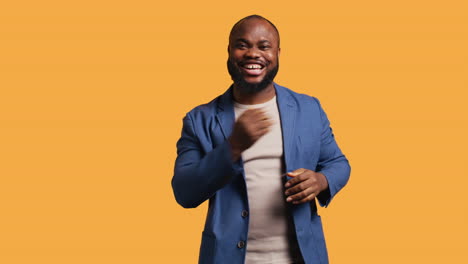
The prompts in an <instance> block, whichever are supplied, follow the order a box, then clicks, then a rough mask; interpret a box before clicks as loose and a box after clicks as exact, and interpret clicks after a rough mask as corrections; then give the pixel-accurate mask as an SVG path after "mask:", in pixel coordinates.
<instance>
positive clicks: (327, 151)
mask: <svg viewBox="0 0 468 264" xmlns="http://www.w3.org/2000/svg"><path fill="white" fill-rule="evenodd" d="M314 99H315V100H316V102H317V104H318V107H319V111H320V118H321V122H322V132H321V139H320V156H319V160H318V163H317V168H316V171H317V172H320V173H322V174H323V175H325V177H326V178H327V181H328V189H327V190H325V191H323V192H322V193H320V194H319V195H318V196H317V200H318V201H319V204H320V206H322V207H327V206H328V205H329V204H330V202H331V200H332V199H333V197H335V195H336V194H337V193H338V192H339V191H340V190H341V189H342V188H343V187H344V186H345V185H346V183H347V182H348V180H349V176H350V173H351V167H350V165H349V162H348V160H347V159H346V157H345V156H344V155H343V153H342V152H341V150H340V148H339V147H338V145H337V143H336V141H335V137H334V135H333V131H332V129H331V127H330V122H329V121H328V118H327V115H326V114H325V112H324V111H323V108H322V106H321V105H320V102H319V100H318V99H316V98H314Z"/></svg>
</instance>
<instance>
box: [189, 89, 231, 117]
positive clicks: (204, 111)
mask: <svg viewBox="0 0 468 264" xmlns="http://www.w3.org/2000/svg"><path fill="white" fill-rule="evenodd" d="M222 96H223V94H221V95H219V96H217V97H215V98H214V99H212V100H211V101H209V102H208V103H204V104H200V105H198V106H196V107H194V108H192V109H191V110H190V111H188V112H187V115H190V116H192V117H201V116H210V115H215V114H216V113H217V107H218V105H219V102H220V100H221V98H222Z"/></svg>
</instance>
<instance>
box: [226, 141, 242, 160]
mask: <svg viewBox="0 0 468 264" xmlns="http://www.w3.org/2000/svg"><path fill="white" fill-rule="evenodd" d="M228 142H229V147H230V149H231V157H232V161H234V162H236V161H237V160H239V159H240V157H241V154H242V151H241V150H240V148H239V147H238V146H237V144H235V143H234V142H233V140H232V138H229V139H228Z"/></svg>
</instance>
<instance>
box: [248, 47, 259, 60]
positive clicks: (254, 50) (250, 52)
mask: <svg viewBox="0 0 468 264" xmlns="http://www.w3.org/2000/svg"><path fill="white" fill-rule="evenodd" d="M245 56H246V57H247V58H259V57H260V51H259V50H258V49H257V48H255V47H252V48H250V49H248V50H247V52H246V53H245Z"/></svg>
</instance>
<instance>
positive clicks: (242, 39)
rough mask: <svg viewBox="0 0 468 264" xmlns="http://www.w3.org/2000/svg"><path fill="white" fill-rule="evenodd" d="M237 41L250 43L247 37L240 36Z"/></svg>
mask: <svg viewBox="0 0 468 264" xmlns="http://www.w3.org/2000/svg"><path fill="white" fill-rule="evenodd" d="M235 42H245V43H249V41H247V40H246V39H244V38H238V39H236V40H235Z"/></svg>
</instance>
